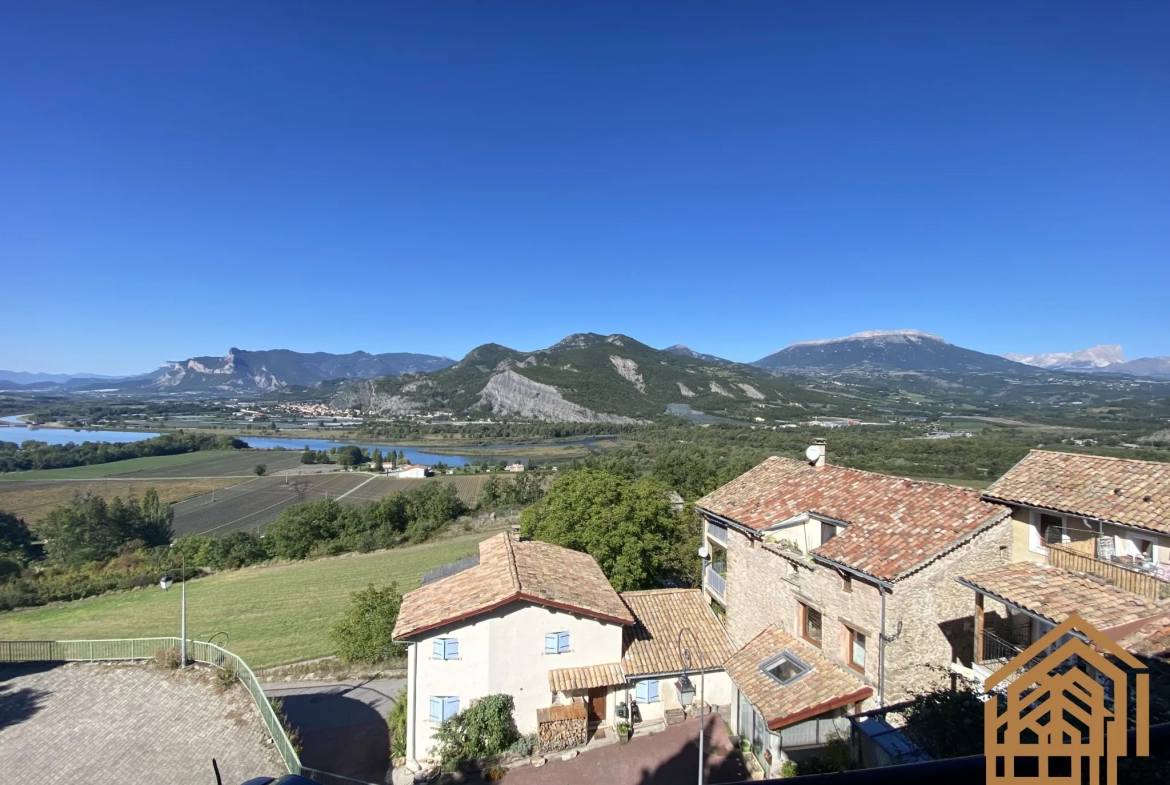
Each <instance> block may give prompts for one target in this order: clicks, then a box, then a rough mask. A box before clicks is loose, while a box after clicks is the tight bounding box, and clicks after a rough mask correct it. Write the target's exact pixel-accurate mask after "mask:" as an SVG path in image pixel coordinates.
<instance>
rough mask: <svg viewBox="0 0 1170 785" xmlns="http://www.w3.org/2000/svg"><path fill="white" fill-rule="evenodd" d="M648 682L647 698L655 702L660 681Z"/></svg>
mask: <svg viewBox="0 0 1170 785" xmlns="http://www.w3.org/2000/svg"><path fill="white" fill-rule="evenodd" d="M646 684H647V687H646V700H647V701H649V702H650V703H653V702H654V701H656V700H658V681H657V680H654V681H648V682H646Z"/></svg>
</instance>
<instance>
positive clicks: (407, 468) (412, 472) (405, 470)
mask: <svg viewBox="0 0 1170 785" xmlns="http://www.w3.org/2000/svg"><path fill="white" fill-rule="evenodd" d="M383 471H384V472H385V473H386V474H393V475H394V476H395V477H399V478H401V479H404V480H421V479H423V478H425V477H427V476H428V475H429V474H430V473H431V467H429V466H426V465H424V464H421V463H407V464H403V465H402V466H399V467H397V468H394V467H392V466H385V467H384V469H383Z"/></svg>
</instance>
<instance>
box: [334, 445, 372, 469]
mask: <svg viewBox="0 0 1170 785" xmlns="http://www.w3.org/2000/svg"><path fill="white" fill-rule="evenodd" d="M365 459H366V456H365V452H364V451H363V450H362V448H361V447H355V446H354V445H352V444H350V445H346V446H345V447H342V448H340V449H338V450H337V463H338V464H339V465H341V466H357V465H358V464H359V463H362V462H363V461H365Z"/></svg>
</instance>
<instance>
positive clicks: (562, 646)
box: [557, 632, 569, 653]
mask: <svg viewBox="0 0 1170 785" xmlns="http://www.w3.org/2000/svg"><path fill="white" fill-rule="evenodd" d="M568 650H569V633H567V632H558V633H557V653H560V652H562V651H568Z"/></svg>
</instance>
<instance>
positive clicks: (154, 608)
mask: <svg viewBox="0 0 1170 785" xmlns="http://www.w3.org/2000/svg"><path fill="white" fill-rule="evenodd" d="M491 534H494V532H481V533H477V534H474V535H464V536H462V537H458V538H455V539H449V540H439V541H434V542H429V543H425V544H423V545H416V546H411V547H408V548H399V549H395V550H390V551H378V552H375V553H367V554H361V555H357V554H351V555H347V556H338V557H334V558H330V559H319V560H316V561H309V562H292V563H288V564H278V565H271V566H260V567H249V568H246V569H242V570H236V571H232V572H222V573H218V574H216V575H212V576H210V577H207V578H201V579H199V580H197V581H192V582H191V584H190V586H188V587H187V630H188V634H189V635H190V636H191V637H192V638H196V639H199V640H207V638H208V637H210V636H211V635H213V634H215V633H217V632H221V631H222V632H226V633H227V634H228V636H229V637H228V648H230V649H231V650H232V651H234V652H236V653H237V654H239V655H240V656H242V657H243V658H244V659H245V660H246V661H247V662H248V664H249V665H251V666H253V667H257V668H263V667H269V666H272V665H280V664H284V663H289V662H298V661H301V660H306V659H310V658H313V657H322V656H326V655H328V654H330V653H332V646H331V644H330V642H329V630H330V628H331V627H332V626H333V625H334V624H335V623H336V622H337V621H338V619H340V618H341V615H342V614H343V613H344V612H345V608H346V606H347V604H348V602H349V594H350V592H353V591H356V590H358V589H363V588H365V587H366V586H367V585H369V584H371V583H373V584H375V585H377V586H385V585H388V584H389V583H391V582H397V583H398V586H399V589H400V590H401V591H403V592H405V591H409V590H411V589H413V588H415V587H417V586H418V583H419V579H420V578H421V576H422V574H423V573H424V572H426V571H427V570H429V569H432V568H434V567H438V566H440V565H443V564H448V563H450V562H453V561H456V560H458V559H461V558H463V557H465V556H469V555H471V554H473V553H475V552H476V549H477V547H478V543H479V541H480V540H482V539H484V538H485V537H487V536H490V535H491ZM178 630H179V598H178V597H177V596H176V594H175V592H174V591H171V592H163V591H160V590H159V589H157V588H155V587H149V588H145V589H137V590H134V591H128V592H121V593H118V594H107V595H105V596H102V597H91V598H89V599H85V600H76V601H74V602H69V603H60V604H57V605H50V606H45V607H41V608H30V609H26V610H18V611H10V612H7V613H0V640H51V639H61V638H73V639H85V638H130V637H152V636H158V635H176V634H178Z"/></svg>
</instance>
